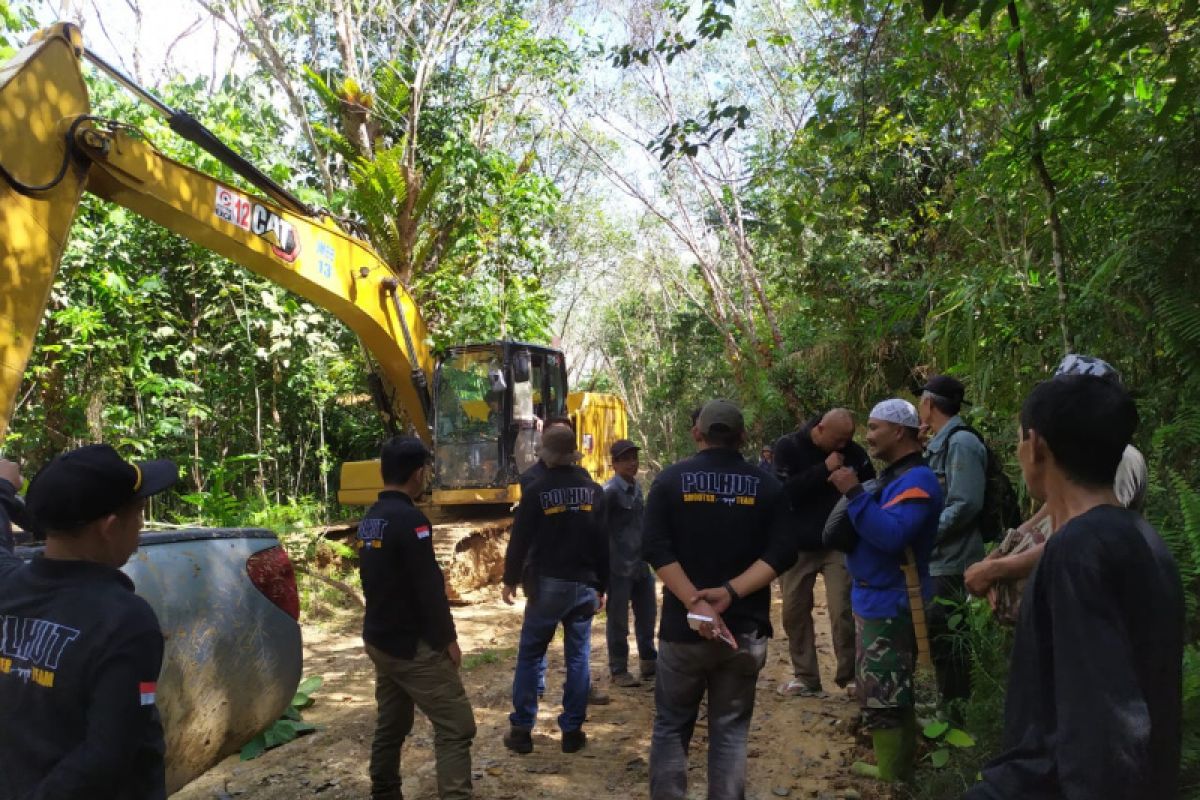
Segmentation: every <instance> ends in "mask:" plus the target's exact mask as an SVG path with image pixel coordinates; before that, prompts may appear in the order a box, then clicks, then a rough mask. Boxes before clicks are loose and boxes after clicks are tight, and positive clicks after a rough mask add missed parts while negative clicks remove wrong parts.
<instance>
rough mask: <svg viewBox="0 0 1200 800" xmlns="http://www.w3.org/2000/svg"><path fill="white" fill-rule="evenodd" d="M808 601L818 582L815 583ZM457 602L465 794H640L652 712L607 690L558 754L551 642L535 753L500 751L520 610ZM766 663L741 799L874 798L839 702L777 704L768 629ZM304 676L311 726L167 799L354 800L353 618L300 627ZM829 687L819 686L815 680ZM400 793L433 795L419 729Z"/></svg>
mask: <svg viewBox="0 0 1200 800" xmlns="http://www.w3.org/2000/svg"><path fill="white" fill-rule="evenodd" d="M818 592H819V584H818ZM463 599H464V600H468V601H470V605H466V606H462V607H458V608H455V610H454V614H455V619H456V621H457V624H458V630H459V636H460V642H461V644H462V648H463V652H464V653H465V654H466V659H465V671H464V677H465V682H466V686H467V692H468V694H469V695H470V697H471V700H472V703H473V704H474V707H475V719H476V721H477V723H478V725H479V734H478V737H477V738H476V740H475V746H474V750H473V756H474V762H475V778H476V780H475V795H476V797H477V798H479V800H507V798H521V800H525V799H526V798H586V800H609V798H611V799H612V800H617V799H618V798H619V799H620V800H625V798H644V797H646V796H647V774H646V760H647V756H648V753H649V745H650V728H651V723H652V720H653V716H654V693H653V688H652V686H651V684H649V683H646V684H645V685H643V686H642V687H639V688H634V689H620V688H616V687H612V688H610V690H609V692H610V695H611V697H612V703H611V704H609V705H607V706H592V707H590V708H589V710H588V714H589V720H588V724H587V726H586V730H587V731H588V735H589V740H588V746H587V748H586V749H584V750H583V751H582V752H580V753H577V754H574V755H564V754H563V753H562V752H561V750H560V749H559V734H558V730H557V728H556V725H555V723H554V719H555V716H556V715H557V713H558V709H557V707H556V705H557V702H558V700H559V697H560V696H561V685H562V676H563V672H562V647H561V635H560V637H559V640H558V641H556V642H555V644H554V645H552V647H551V651H550V670H549V673H548V687H547V692H546V699H547V701H549V702H546V703H544V704H543V706H542V708H541V709H540V711H539V715H538V724H537V728H536V729H535V731H534V747H535V749H534V752H533V753H532V754H530V755H527V756H516V755H512V754H510V753H508V752H507V751H506V750H505V749H504V747H503V745H502V744H501V741H500V737H501V734H502V733H503V732H504V730H505V729H506V728H507V725H508V713H509V711H510V710H511V705H510V687H511V682H512V670H513V661H514V653H515V649H514V648H515V645H516V641H517V632H518V630H519V628H520V620H521V616H520V611H519V609H520V606H519V605H518V606H517V607H515V608H509V607H508V606H505V605H504V604H503V603H502V602H501V601H500V597H499V590H498V589H497V588H496V587H490V588H487V589H483V590H479V591H476V592H473V593H470V594H469V595H468V596H466V597H464V598H463ZM818 604H819V608H818V610H817V614H818V615H819V616H818V619H817V630H818V633H819V636H820V638H819V643H818V647H819V650H820V656H821V667H822V671H823V672H824V673H825V675H826V676H831V675H832V672H833V663H832V655H831V651H830V647H829V640H828V622H827V619H826V618H825V609H824V603H823V598H820V597H819V598H818ZM774 611H775V616H776V622H775V627H776V631H777V632H778V633H779V634H780V636H779V638H776V639H774V640H773V641H772V642H771V649H770V651H769V655H768V658H767V666H766V668H765V669H764V670H763V672H762V675H761V676H760V678H759V688H758V700H757V705H756V708H755V713H754V722H753V728H752V730H751V734H750V758H749V765H748V774H749V789H748V792H747V797H748V798H749V800H767V799H768V798H773V797H793V798H818V799H819V800H835V799H836V798H846V799H847V800H853V798H882V797H885V796H886V794H882V793H879V790H878V789H877V788H876V787H875V786H874V785H873V784H871V783H870V782H869V781H868V782H864V781H861V780H859V779H855V778H851V777H850V776H849V765H850V763H852V762H853V761H854V760H855V758H857V757H860V756H861V755H862V753H861V751H857V750H856V746H855V743H854V738H853V736H852V735H851V733H850V731H849V727H848V725H849V722H850V720H851V719H852V718H853V716H854V710H855V709H854V705H853V704H852V703H851V702H849V701H848V700H846V699H845V698H844V697H842V696H841V695H840V693H839V694H837V695H830V696H829V697H827V698H824V699H801V698H782V697H780V696H778V695H777V694H776V691H775V690H776V688H777V686H778V685H779V684H780V682H781V681H786V680H787V679H788V677H790V669H789V666H788V662H787V652H786V648H787V645H786V640H785V639H783V638H782V626H781V625H780V624H779V622H778V614H779V602H778V593H777V592H776V602H775V610H774ZM304 638H305V675H322V676H323V677H324V678H325V685H324V687H323V688H322V689H321V690H320V691H319V692H318V693H317V694H316V695H315V697H316V700H317V703H316V705H315V706H313V707H312V708H310V709H309V710H308V711H306V712H305V718H306V719H307V720H309V721H312V722H315V723H316V724H317V725H319V726H320V730H319V731H318V732H317V733H315V734H312V735H310V736H306V737H304V738H302V739H299V740H297V741H295V742H293V743H291V744H288V745H285V746H283V747H280V748H277V749H275V750H271V751H269V752H267V753H265V754H264V755H263V756H261V757H260V758H258V759H256V760H254V761H250V762H244V763H243V762H239V761H238V760H237V757H236V756H235V757H233V758H230V759H228V760H226V761H225V762H223V763H221V764H219V765H218V766H217V767H216V768H214V769H213V770H211V771H210V772H209V773H207V774H206V775H204V776H202V777H201V778H199V779H198V780H196V781H194V782H193V783H191V784H189V785H188V786H187V787H185V788H184V789H183V790H182V791H180V792H179V793H177V794H175V795H174V796H173V797H174V798H175V800H225V799H226V798H230V797H237V798H263V799H264V800H283V799H284V798H286V799H287V800H295V799H296V798H303V797H312V796H315V797H320V798H325V799H327V800H335V799H336V798H366V797H368V796H369V794H370V791H369V789H370V786H369V782H368V780H367V758H368V755H369V751H370V742H371V733H372V730H373V725H374V695H373V692H374V678H373V672H372V669H371V663H370V661H369V660H368V659H367V657H366V655H365V654H364V653H363V650H362V642H361V639H360V638H359V619H358V617H357V616H355V615H352V614H349V613H345V614H339V615H337V616H336V617H334V618H333V619H332V620H329V621H325V622H323V623H321V624H315V623H310V624H306V625H305V627H304ZM592 665H593V676H606V675H607V669H606V666H605V655H604V617H603V616H601V617H598V618H597V623H596V624H595V625H594V626H593V631H592ZM828 685H829V686H830V687H832V681H831V680H830V681H828ZM706 733H707V731H706V728H705V726H704V720H703V719H701V721H700V724H699V725H698V726H697V731H696V737H695V739H694V740H693V743H692V751H691V771H690V775H691V791H690V795H691V796H692V797H696V798H703V797H704V796H705V792H704V780H705V778H704V776H705V760H704V759H705V752H706V749H707V735H706ZM403 769H404V781H405V797H406V798H408V800H419V799H422V798H436V797H437V792H436V786H435V782H434V774H433V750H432V731H431V729H430V727H429V724H428V722H427V721H425V720H424V718H422V717H421V716H420V715H419V714H418V722H417V725H416V727H415V729H414V731H413V735H412V736H411V737H410V739H409V740H408V743H407V744H406V745H405V751H404V767H403Z"/></svg>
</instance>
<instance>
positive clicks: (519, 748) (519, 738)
mask: <svg viewBox="0 0 1200 800" xmlns="http://www.w3.org/2000/svg"><path fill="white" fill-rule="evenodd" d="M504 746H505V747H507V748H508V749H509V750H512V751H513V752H514V753H521V754H522V755H524V754H525V753H532V752H533V736H532V735H531V734H530V732H529V731H528V730H526V729H525V728H515V727H514V728H509V729H508V733H506V734H504Z"/></svg>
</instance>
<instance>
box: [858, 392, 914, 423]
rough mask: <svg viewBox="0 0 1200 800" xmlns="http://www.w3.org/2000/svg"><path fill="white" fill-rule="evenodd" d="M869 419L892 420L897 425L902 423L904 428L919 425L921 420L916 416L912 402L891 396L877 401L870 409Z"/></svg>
mask: <svg viewBox="0 0 1200 800" xmlns="http://www.w3.org/2000/svg"><path fill="white" fill-rule="evenodd" d="M869 416H870V418H871V419H877V420H880V421H881V422H893V423H895V424H897V425H903V426H904V427H906V428H919V427H921V420H920V419H919V418H918V417H917V409H916V408H915V407H914V406H913V404H912V403H910V402H908V401H907V400H901V399H900V398H899V397H893V398H891V399H890V400H884V401H882V402H880V403H877V404H876V405H875V407H874V408H872V409H871V413H870V415H869Z"/></svg>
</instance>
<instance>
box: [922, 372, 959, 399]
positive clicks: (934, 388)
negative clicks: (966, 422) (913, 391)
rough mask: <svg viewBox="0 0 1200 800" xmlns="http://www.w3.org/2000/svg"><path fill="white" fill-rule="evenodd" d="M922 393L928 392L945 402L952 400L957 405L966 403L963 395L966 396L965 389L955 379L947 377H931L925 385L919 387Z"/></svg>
mask: <svg viewBox="0 0 1200 800" xmlns="http://www.w3.org/2000/svg"><path fill="white" fill-rule="evenodd" d="M921 391H922V392H930V393H932V394H936V395H938V396H939V397H944V398H946V399H947V400H954V401H955V402H958V403H966V402H967V401H966V399H965V397H964V395H966V393H967V390H966V387H964V386H963V385H962V383H961V382H959V381H958V380H957V379H955V378H951V377H950V376H949V375H933V376H930V378H929V380H927V381H925V385H924V386H922V387H921Z"/></svg>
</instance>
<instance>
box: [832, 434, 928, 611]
mask: <svg viewBox="0 0 1200 800" xmlns="http://www.w3.org/2000/svg"><path fill="white" fill-rule="evenodd" d="M913 462H916V463H915V464H914V463H913ZM897 472H902V473H903V474H901V475H900V476H899V477H897V478H895V479H894V480H892V481H891V482H888V480H889V478H890V477H891V475H894V474H895V473H897ZM889 473H890V474H889ZM879 482H880V483H881V484H885V485H884V488H883V491H882V492H879V493H874V492H868V491H865V490H864V489H863V488H862V487H861V486H857V487H855V488H854V489H851V490H850V492H849V493H848V494H847V499H848V502H847V505H846V515H847V516H848V517H849V519H850V521H851V522H853V523H854V529H855V530H856V531H857V532H858V537H859V539H858V545H857V546H856V547H855V548H854V550H853V551H851V552H850V553H848V554H847V555H846V570H847V571H848V572H849V573H850V577H851V579H852V580H853V588H852V589H851V592H850V600H851V605H852V606H853V607H854V613H855V614H857V615H859V616H860V617H865V618H867V619H883V618H886V617H895V616H899V615H900V614H901V613H903V612H906V611H907V610H908V591H907V587H906V585H905V582H904V573H903V572H902V571H901V570H900V565H901V563H903V561H904V559H905V550H906V549H907V548H909V547H911V548H912V550H913V555H914V556H915V557H916V560H917V574H919V575H920V576H921V587H922V589H923V592H922V594H923V595H924V596H925V598H926V599H927V600H928V599H929V597H930V596H931V594H932V583H931V581H930V578H929V556H930V553H931V552H932V551H933V543H934V540H935V538H936V537H937V529H938V518H939V517H940V516H941V513H942V488H941V485H940V484H939V483H938V479H937V475H935V474H934V472H933V470H931V469H930V468H929V467H927V466H926V465H925V464H924V462H923V460H922V459H921V455H920V453H913V454H912V455H909V456H905V457H904V458H902V459H900V460H899V461H897V462H895V463H894V464H889V465H888V467H887V468H886V469H885V470H884V471H883V472H882V473H881V474H880V476H879Z"/></svg>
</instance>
